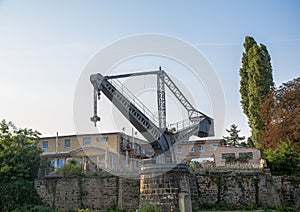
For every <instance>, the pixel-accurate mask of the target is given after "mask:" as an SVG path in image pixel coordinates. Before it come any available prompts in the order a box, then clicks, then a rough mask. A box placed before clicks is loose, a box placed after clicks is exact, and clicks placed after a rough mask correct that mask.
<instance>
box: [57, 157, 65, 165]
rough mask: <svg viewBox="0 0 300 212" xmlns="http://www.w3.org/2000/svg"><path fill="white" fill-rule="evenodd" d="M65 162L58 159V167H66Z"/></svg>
mask: <svg viewBox="0 0 300 212" xmlns="http://www.w3.org/2000/svg"><path fill="white" fill-rule="evenodd" d="M64 162H65V160H64V159H63V158H58V159H57V166H58V167H62V166H63V165H64Z"/></svg>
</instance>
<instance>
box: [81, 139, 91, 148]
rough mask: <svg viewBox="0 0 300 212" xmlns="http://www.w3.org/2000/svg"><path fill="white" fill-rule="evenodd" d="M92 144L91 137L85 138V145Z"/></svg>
mask: <svg viewBox="0 0 300 212" xmlns="http://www.w3.org/2000/svg"><path fill="white" fill-rule="evenodd" d="M90 144H91V138H83V146H88V145H90Z"/></svg>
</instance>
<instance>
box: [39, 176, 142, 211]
mask: <svg viewBox="0 0 300 212" xmlns="http://www.w3.org/2000/svg"><path fill="white" fill-rule="evenodd" d="M35 187H36V190H37V191H38V193H39V195H40V196H41V197H42V199H43V201H44V202H45V203H47V204H49V205H51V206H54V207H56V208H58V209H59V211H72V210H73V211H77V210H78V208H92V209H94V210H95V211H105V209H106V208H109V207H113V206H117V207H119V208H124V209H126V210H127V211H135V209H136V208H138V205H139V180H129V179H121V178H119V177H116V176H109V177H87V178H72V179H65V178H54V179H51V178H49V179H40V180H35Z"/></svg>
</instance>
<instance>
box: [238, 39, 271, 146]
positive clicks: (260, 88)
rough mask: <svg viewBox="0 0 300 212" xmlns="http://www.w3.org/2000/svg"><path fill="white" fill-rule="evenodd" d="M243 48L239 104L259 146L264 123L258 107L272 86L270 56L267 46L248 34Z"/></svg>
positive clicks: (254, 140)
mask: <svg viewBox="0 0 300 212" xmlns="http://www.w3.org/2000/svg"><path fill="white" fill-rule="evenodd" d="M244 49H245V52H244V53H243V56H242V67H241V68H240V77H241V80H240V94H241V104H242V108H243V111H244V113H245V114H246V116H247V117H248V121H249V125H250V128H251V132H252V140H253V142H254V144H255V145H256V146H259V135H260V131H261V130H262V129H263V124H264V123H263V121H262V118H261V116H260V107H261V104H262V102H263V100H264V98H265V96H266V95H268V94H269V92H270V90H272V89H273V87H274V82H273V76H272V66H271V57H270V55H269V53H268V50H267V47H266V46H265V45H263V44H259V45H258V44H257V43H256V41H255V40H254V39H253V38H252V37H250V36H246V38H245V42H244Z"/></svg>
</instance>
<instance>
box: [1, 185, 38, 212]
mask: <svg viewBox="0 0 300 212" xmlns="http://www.w3.org/2000/svg"><path fill="white" fill-rule="evenodd" d="M29 204H31V205H41V204H42V201H41V199H40V197H39V195H38V193H37V192H36V190H35V188H34V186H33V183H32V182H28V181H25V180H16V181H2V182H0V211H12V210H14V209H16V208H19V207H21V206H25V205H29Z"/></svg>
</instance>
